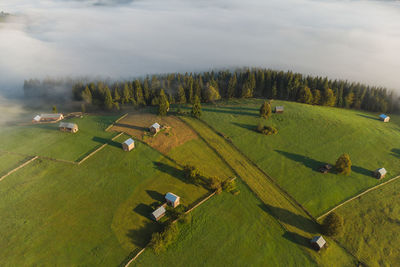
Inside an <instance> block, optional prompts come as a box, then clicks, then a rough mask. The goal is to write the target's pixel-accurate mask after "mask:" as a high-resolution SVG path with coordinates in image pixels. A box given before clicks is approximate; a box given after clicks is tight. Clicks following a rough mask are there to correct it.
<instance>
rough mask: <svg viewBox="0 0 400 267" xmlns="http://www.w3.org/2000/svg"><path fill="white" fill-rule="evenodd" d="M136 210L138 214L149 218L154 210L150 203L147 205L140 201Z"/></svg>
mask: <svg viewBox="0 0 400 267" xmlns="http://www.w3.org/2000/svg"><path fill="white" fill-rule="evenodd" d="M133 211H134V212H136V213H137V214H139V215H141V216H143V217H146V218H149V219H150V214H151V213H152V212H153V211H154V210H153V209H152V208H151V206H150V205H146V204H143V203H140V204H139V205H137V206H136V207H135V208H134V209H133Z"/></svg>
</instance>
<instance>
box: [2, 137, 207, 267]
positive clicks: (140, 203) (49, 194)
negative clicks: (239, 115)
mask: <svg viewBox="0 0 400 267" xmlns="http://www.w3.org/2000/svg"><path fill="white" fill-rule="evenodd" d="M125 138H126V136H121V137H120V138H119V139H118V140H116V141H115V142H109V143H110V145H108V146H107V147H105V148H104V149H103V150H101V151H100V152H98V153H97V154H95V155H94V156H93V157H91V158H90V159H88V160H87V161H85V163H84V164H82V165H79V166H76V165H70V164H65V163H61V162H54V161H48V160H43V159H38V160H36V161H34V162H32V163H31V164H30V165H28V166H26V167H24V168H23V169H21V170H19V171H18V172H16V173H14V174H12V175H10V176H8V177H7V178H6V179H4V180H3V181H2V182H1V186H0V199H1V200H0V214H2V223H1V224H0V233H1V236H2V238H1V240H0V247H1V248H2V249H1V250H0V259H1V262H2V265H3V266H16V265H25V266H27V265H30V266H31V265H41V266H43V265H51V266H54V265H61V266H71V265H85V266H88V265H91V266H115V265H118V264H120V263H121V262H122V261H123V260H124V259H125V258H126V257H127V256H128V254H129V253H130V252H132V251H134V250H135V249H139V248H141V247H143V246H145V245H146V244H147V242H148V240H149V238H150V236H151V233H152V232H153V231H155V230H157V229H158V227H159V225H158V224H157V223H155V222H153V221H151V220H150V219H149V213H150V212H151V211H152V208H151V205H152V204H155V203H159V202H160V201H162V199H163V195H164V194H165V193H166V192H168V191H172V192H174V193H176V194H178V195H180V196H181V197H182V202H183V203H184V204H185V205H188V204H190V203H192V202H194V201H196V200H198V199H200V198H202V197H203V196H204V195H206V194H207V193H208V192H207V191H206V190H205V189H204V188H201V187H197V186H195V185H193V184H190V183H186V182H185V181H184V179H183V177H182V172H181V171H180V170H179V168H178V166H176V164H174V163H173V162H171V161H169V160H167V159H166V158H165V157H163V156H162V155H161V154H160V153H159V152H157V151H156V150H154V149H152V148H150V147H148V146H147V145H145V144H143V143H140V142H137V145H136V148H135V149H134V150H133V151H131V152H124V151H123V150H122V149H121V148H120V143H119V142H120V141H122V140H124V139H125Z"/></svg>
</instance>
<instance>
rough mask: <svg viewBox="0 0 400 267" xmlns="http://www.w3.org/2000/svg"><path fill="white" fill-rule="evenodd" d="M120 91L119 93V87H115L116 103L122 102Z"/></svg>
mask: <svg viewBox="0 0 400 267" xmlns="http://www.w3.org/2000/svg"><path fill="white" fill-rule="evenodd" d="M118 91H119V90H118V86H115V88H114V97H113V99H114V101H115V102H119V101H120V100H121V96H120V95H119V92H118Z"/></svg>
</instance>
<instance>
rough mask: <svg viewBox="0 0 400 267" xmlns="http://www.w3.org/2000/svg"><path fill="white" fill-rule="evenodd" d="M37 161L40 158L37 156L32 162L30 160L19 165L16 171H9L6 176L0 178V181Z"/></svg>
mask: <svg viewBox="0 0 400 267" xmlns="http://www.w3.org/2000/svg"><path fill="white" fill-rule="evenodd" d="M37 159H38V156H35V157H33V158H31V159H30V160H28V161H26V162H24V163H22V164H21V165H19V166H18V167H17V168H15V169H13V170H11V171H9V172H8V173H6V174H4V175H3V176H2V177H1V178H0V181H2V180H3V179H4V178H6V177H7V176H9V175H11V174H13V173H14V172H16V171H18V170H19V169H21V168H23V167H25V166H26V165H28V164H29V163H31V162H33V161H35V160H37Z"/></svg>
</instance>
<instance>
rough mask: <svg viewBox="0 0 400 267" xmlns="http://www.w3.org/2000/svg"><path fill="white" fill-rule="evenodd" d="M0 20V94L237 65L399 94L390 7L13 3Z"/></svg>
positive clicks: (122, 0) (116, 0) (177, 0)
mask: <svg viewBox="0 0 400 267" xmlns="http://www.w3.org/2000/svg"><path fill="white" fill-rule="evenodd" d="M3 2H8V3H0V11H1V10H3V11H5V12H8V13H11V14H13V16H12V18H9V19H7V22H6V23H4V22H3V23H0V40H1V41H0V59H1V60H0V74H1V76H2V78H1V79H0V87H1V88H3V89H8V88H12V87H13V86H15V85H17V86H18V87H19V88H20V86H21V85H22V82H23V80H24V79H28V78H45V77H47V76H52V77H64V76H68V77H73V76H99V75H100V76H103V77H111V78H130V77H135V76H139V75H144V74H148V73H165V72H178V71H179V72H186V71H203V70H209V69H218V68H234V67H243V66H255V67H267V68H275V69H284V70H294V71H298V72H303V73H309V74H315V75H324V76H325V75H327V76H329V77H332V78H344V79H349V80H354V81H360V82H364V83H371V84H374V85H383V86H387V87H390V88H397V87H400V82H399V80H398V79H397V76H398V73H399V71H400V53H399V52H398V48H399V47H400V35H399V32H398V29H399V28H400V20H399V19H398V17H399V11H400V6H399V4H398V3H397V2H392V1H380V2H371V1H339V0H338V1H336V0H332V1H325V0H286V1H281V0H270V1H263V0H249V1H243V0H230V1H228V0H198V1H194V0H136V1H130V0H81V1H79V0H36V1H31V0H13V1H3Z"/></svg>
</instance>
